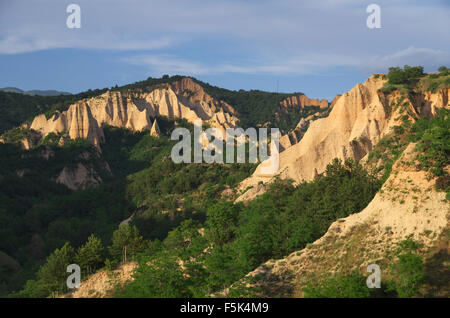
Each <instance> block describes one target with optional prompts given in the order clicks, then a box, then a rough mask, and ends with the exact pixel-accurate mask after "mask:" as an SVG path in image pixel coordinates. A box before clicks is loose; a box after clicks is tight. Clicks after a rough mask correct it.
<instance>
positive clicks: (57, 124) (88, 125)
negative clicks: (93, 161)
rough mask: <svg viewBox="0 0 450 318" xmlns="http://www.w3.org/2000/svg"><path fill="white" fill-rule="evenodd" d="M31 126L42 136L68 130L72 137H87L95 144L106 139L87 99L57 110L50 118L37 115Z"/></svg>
mask: <svg viewBox="0 0 450 318" xmlns="http://www.w3.org/2000/svg"><path fill="white" fill-rule="evenodd" d="M30 128H31V129H32V130H34V131H37V132H39V133H40V134H41V136H42V137H45V136H47V135H48V134H49V133H56V134H58V133H62V132H67V133H68V135H69V137H70V138H71V139H76V138H86V139H88V140H90V141H91V142H92V143H93V144H94V145H95V146H99V144H100V143H101V142H103V141H104V139H105V136H104V134H103V130H102V129H101V127H100V126H99V124H98V121H97V119H96V118H95V117H94V115H93V113H92V110H91V107H90V106H89V105H88V103H87V102H86V101H80V102H78V103H76V104H73V105H71V106H70V107H69V109H68V110H67V111H64V112H61V113H60V112H57V113H55V114H54V115H53V116H52V117H51V118H50V119H48V120H47V118H46V116H45V115H44V114H41V115H39V116H36V117H35V118H34V120H33V122H32V124H31V127H30Z"/></svg>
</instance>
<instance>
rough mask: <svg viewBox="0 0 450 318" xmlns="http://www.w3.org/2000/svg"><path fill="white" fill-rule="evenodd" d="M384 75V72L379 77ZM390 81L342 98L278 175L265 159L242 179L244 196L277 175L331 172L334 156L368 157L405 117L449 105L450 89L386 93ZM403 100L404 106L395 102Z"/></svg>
mask: <svg viewBox="0 0 450 318" xmlns="http://www.w3.org/2000/svg"><path fill="white" fill-rule="evenodd" d="M377 75H378V76H377ZM385 82H386V80H384V79H383V77H382V76H379V74H376V75H373V76H371V77H370V78H368V79H367V80H366V82H365V83H363V84H360V83H359V84H357V85H356V86H355V87H354V88H352V89H351V90H350V91H349V92H347V93H345V94H343V95H342V96H340V97H338V98H336V99H335V100H334V101H333V102H334V105H333V108H332V110H331V112H330V114H329V116H328V117H325V118H321V119H317V120H315V121H312V122H311V123H310V125H309V128H308V130H307V131H306V133H305V134H304V135H303V137H302V138H301V140H300V142H298V143H296V144H293V145H292V146H290V147H289V144H288V143H286V144H287V145H288V147H287V149H285V150H284V151H283V152H281V153H280V155H279V169H278V171H277V172H276V173H275V174H273V175H264V174H262V173H261V169H262V166H263V165H264V163H262V164H260V165H259V166H258V168H257V169H256V170H255V172H254V174H253V175H252V176H251V177H250V178H248V179H246V180H244V181H243V182H242V183H241V184H240V190H241V191H242V192H244V191H245V192H244V193H243V194H242V195H241V196H240V197H239V198H238V200H239V201H241V200H243V201H245V200H250V199H252V198H254V197H255V196H256V195H258V194H260V193H262V192H263V191H264V189H265V187H262V186H260V184H261V182H262V183H267V182H270V181H271V180H272V178H273V177H274V176H275V175H279V176H280V177H281V178H290V179H293V180H294V181H296V182H301V181H303V180H306V181H310V180H312V179H313V178H314V177H315V176H316V175H317V174H322V173H323V172H324V171H325V168H326V166H327V164H329V163H330V162H331V161H332V160H333V159H334V158H340V159H342V160H345V159H347V158H352V159H355V160H359V159H362V158H363V157H365V156H366V155H367V154H368V153H369V152H370V150H371V149H372V147H373V146H374V145H375V144H376V143H377V142H378V141H379V140H380V139H381V138H382V137H383V136H384V135H386V134H388V133H389V132H390V131H391V130H392V128H393V127H394V126H395V125H397V124H398V123H399V121H400V117H401V116H408V117H409V118H410V119H412V120H414V119H415V118H417V117H419V116H433V115H435V114H436V112H437V110H438V109H440V108H442V107H447V105H448V95H449V94H448V93H449V90H448V89H447V90H440V91H438V92H436V93H430V92H425V93H423V94H420V93H417V94H412V95H410V96H403V95H401V94H400V93H399V92H398V91H395V92H393V93H391V94H383V93H382V92H381V90H380V89H381V88H382V87H383V85H384V83H385ZM399 103H401V105H400V106H401V107H397V108H395V107H394V104H395V105H397V104H399Z"/></svg>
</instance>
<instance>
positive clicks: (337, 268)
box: [247, 143, 450, 297]
mask: <svg viewBox="0 0 450 318" xmlns="http://www.w3.org/2000/svg"><path fill="white" fill-rule="evenodd" d="M415 148H416V144H414V143H411V144H410V145H409V146H408V147H407V148H406V149H405V150H404V152H403V154H402V156H401V157H400V158H399V159H398V160H397V161H396V163H395V164H394V167H393V169H392V173H391V176H390V177H389V178H388V179H387V180H386V182H385V183H384V185H383V187H382V188H381V189H380V190H379V192H378V193H377V194H376V196H375V197H374V199H373V200H372V201H371V202H370V203H369V205H368V206H367V207H366V208H365V209H363V210H362V211H361V212H359V213H355V214H353V215H351V216H348V217H346V218H341V219H339V220H337V221H335V222H334V223H332V224H331V226H330V227H329V229H328V231H327V232H326V234H325V235H324V236H322V237H321V238H320V239H318V240H316V241H314V242H313V243H311V244H309V245H308V246H307V247H306V248H305V249H302V250H299V251H296V252H293V253H292V254H290V255H288V256H287V257H285V258H282V259H278V260H270V261H268V262H266V263H264V264H263V265H261V266H260V267H258V268H257V269H255V270H254V271H252V272H251V273H250V274H248V276H247V277H249V278H253V281H254V283H253V284H252V287H253V288H254V289H255V290H258V291H259V294H258V295H259V296H264V297H279V296H282V297H303V296H304V291H303V289H304V288H305V287H306V286H307V285H308V284H313V285H315V284H317V282H324V281H326V280H327V279H330V278H333V277H342V276H344V277H345V276H346V275H350V274H351V273H352V272H354V271H356V272H358V273H360V274H361V275H364V276H366V268H367V266H368V265H369V264H377V265H379V266H380V268H381V271H382V281H383V285H384V286H385V287H386V283H387V282H388V280H389V279H391V278H392V277H395V274H394V273H393V271H392V268H391V265H392V264H393V263H394V261H395V260H397V257H398V255H397V253H398V248H399V247H400V246H399V245H398V244H399V243H400V242H403V241H405V240H406V241H408V240H412V241H415V242H417V243H418V244H420V245H421V246H422V248H421V249H420V250H419V251H418V252H417V254H418V255H420V257H421V258H422V259H423V260H424V271H425V284H424V286H423V287H422V288H421V290H420V295H421V296H425V297H430V296H432V297H433V296H434V297H436V296H439V297H449V296H450V290H449V289H448V287H449V284H448V279H447V278H445V277H448V274H449V272H448V268H447V269H446V266H445V264H446V263H448V261H449V260H450V258H449V254H448V253H449V251H450V244H449V243H450V241H449V239H450V228H449V220H450V206H449V204H448V200H446V198H445V193H444V192H438V191H436V180H437V178H436V177H434V178H431V179H430V178H429V176H428V174H427V173H426V171H423V170H421V169H420V168H417V167H418V164H419V162H417V161H416V160H415V159H416V156H417V155H418V153H417V151H416V150H415ZM447 168H448V166H447ZM363 286H364V285H363ZM336 295H337V293H336Z"/></svg>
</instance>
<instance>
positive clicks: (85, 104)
mask: <svg viewBox="0 0 450 318" xmlns="http://www.w3.org/2000/svg"><path fill="white" fill-rule="evenodd" d="M235 115H236V112H235V110H234V109H233V108H232V107H231V106H230V105H228V104H227V103H225V102H223V101H217V100H216V99H214V98H212V97H211V96H210V95H208V94H207V93H205V91H204V90H203V88H202V87H201V86H200V85H199V84H197V83H196V82H194V81H193V80H192V79H191V78H183V79H181V80H179V81H177V82H174V83H172V84H163V85H159V86H158V87H150V88H146V89H144V90H143V89H135V90H128V91H125V92H121V91H107V92H106V93H104V94H102V95H100V96H96V97H92V98H88V99H84V100H82V101H79V102H77V103H76V104H73V105H71V106H70V107H69V109H68V110H67V111H63V112H57V113H55V114H54V115H53V116H52V117H51V118H50V119H47V118H46V117H45V115H44V114H42V115H39V116H36V117H35V118H34V120H33V122H32V124H31V127H30V128H31V129H33V130H34V131H37V132H39V133H40V134H41V137H42V138H44V137H45V136H47V135H48V134H49V133H51V132H53V133H61V132H68V135H69V137H70V138H71V139H75V138H79V137H80V138H87V139H89V140H90V141H91V142H92V143H93V144H94V145H96V146H99V145H100V143H101V142H103V141H104V138H105V137H104V134H103V130H102V126H103V125H111V126H116V127H125V128H129V129H131V130H133V131H143V130H151V129H152V118H154V117H156V116H167V117H169V118H184V119H186V120H188V121H189V122H191V123H193V122H194V121H195V120H198V119H200V120H203V121H205V122H207V123H208V124H209V125H210V126H211V127H217V128H220V129H221V130H223V131H225V129H226V128H231V127H235V125H236V122H237V120H238V119H237V117H236V116H235Z"/></svg>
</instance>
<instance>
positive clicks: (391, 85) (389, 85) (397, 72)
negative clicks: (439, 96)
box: [381, 65, 450, 94]
mask: <svg viewBox="0 0 450 318" xmlns="http://www.w3.org/2000/svg"><path fill="white" fill-rule="evenodd" d="M387 77H388V81H387V82H386V83H385V84H384V86H383V88H382V89H381V91H382V92H384V93H385V94H388V93H390V92H392V91H394V90H399V91H400V92H402V93H403V94H412V93H414V92H415V91H418V92H423V91H431V92H432V93H436V92H437V91H438V89H440V88H449V87H450V73H449V71H448V69H447V68H446V67H445V66H441V67H440V68H439V73H430V74H425V73H423V67H422V66H414V67H410V66H408V65H405V66H404V68H403V69H402V68H400V67H391V68H389V73H388V74H387Z"/></svg>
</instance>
